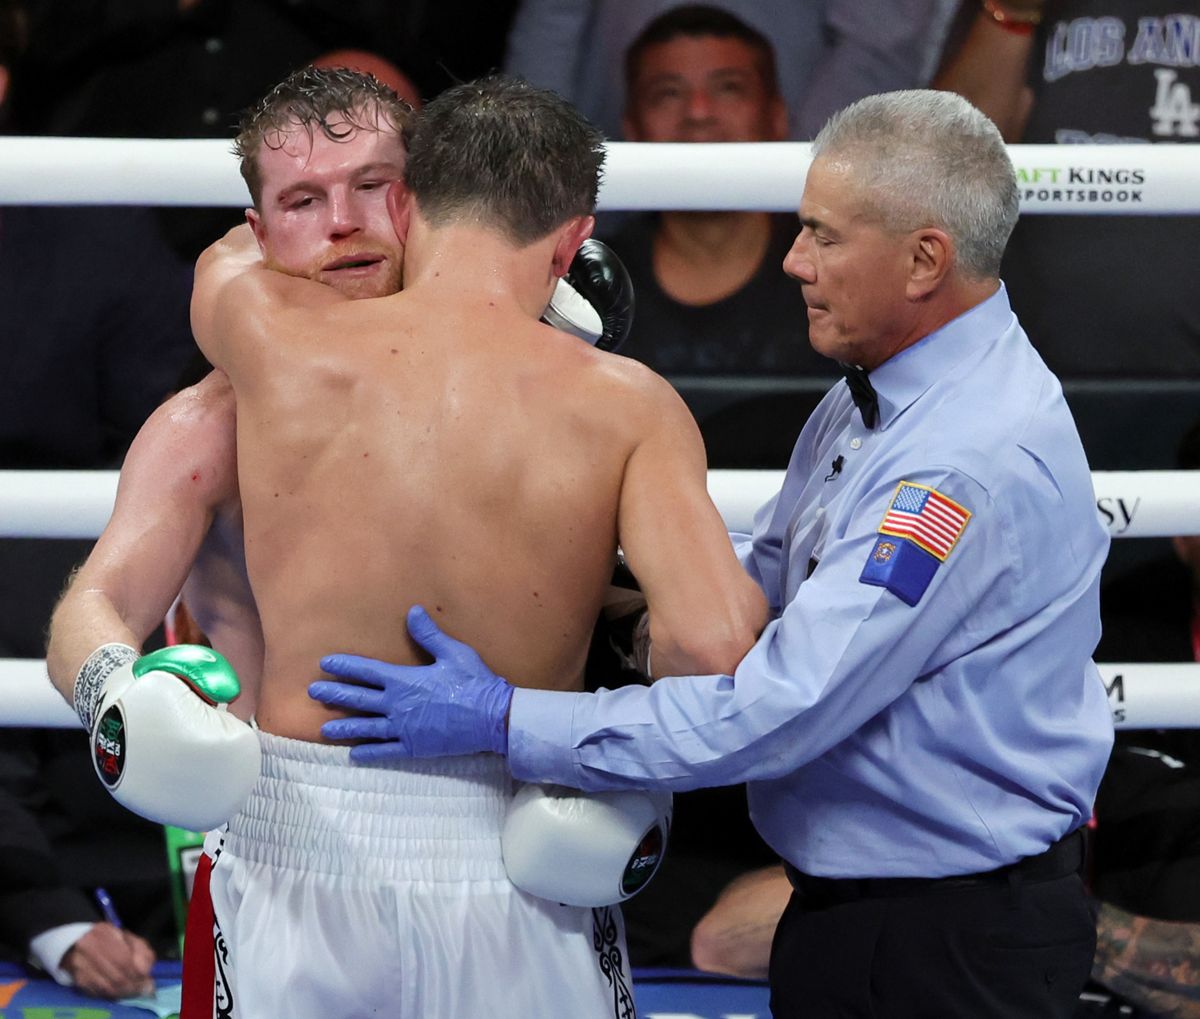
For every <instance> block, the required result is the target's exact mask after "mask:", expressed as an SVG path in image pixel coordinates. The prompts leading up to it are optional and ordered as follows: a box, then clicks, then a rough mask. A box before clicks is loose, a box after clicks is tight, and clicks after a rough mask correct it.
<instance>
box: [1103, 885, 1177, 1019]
mask: <svg viewBox="0 0 1200 1019" xmlns="http://www.w3.org/2000/svg"><path fill="white" fill-rule="evenodd" d="M1092 979H1094V980H1096V981H1098V982H1099V983H1101V984H1103V985H1104V986H1105V987H1107V988H1108V989H1109V990H1110V991H1113V992H1115V993H1116V994H1119V995H1121V996H1122V997H1123V998H1125V999H1126V1000H1128V1001H1129V1003H1130V1004H1132V1005H1135V1006H1137V1007H1138V1008H1141V1009H1145V1010H1146V1011H1147V1012H1149V1013H1150V1014H1151V1015H1154V1016H1157V1017H1160V1019H1200V923H1177V922H1173V921H1169V920H1152V919H1150V918H1149V917H1145V916H1136V915H1134V914H1133V913H1127V912H1125V911H1124V910H1121V909H1118V908H1117V907H1116V906H1112V905H1109V904H1108V903H1106V902H1104V903H1100V915H1099V917H1098V918H1097V920H1096V959H1095V962H1094V963H1093V964H1092Z"/></svg>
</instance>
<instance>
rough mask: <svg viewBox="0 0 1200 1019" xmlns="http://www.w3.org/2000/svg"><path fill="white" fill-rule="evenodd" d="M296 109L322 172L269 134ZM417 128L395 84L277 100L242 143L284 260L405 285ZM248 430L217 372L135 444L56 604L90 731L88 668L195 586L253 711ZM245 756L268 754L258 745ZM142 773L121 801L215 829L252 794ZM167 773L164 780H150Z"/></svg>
mask: <svg viewBox="0 0 1200 1019" xmlns="http://www.w3.org/2000/svg"><path fill="white" fill-rule="evenodd" d="M280 110H292V111H294V114H295V117H296V118H297V119H306V122H307V123H308V124H309V125H310V128H311V129H312V140H313V147H312V152H311V158H310V159H309V160H308V162H307V163H306V164H304V163H300V162H297V161H295V160H290V159H288V157H286V156H285V155H284V154H283V150H282V149H281V148H280V146H279V139H278V138H277V137H267V136H266V133H265V132H264V131H263V130H262V127H263V123H264V118H265V117H268V116H269V114H270V112H271V111H280ZM329 117H339V118H341V121H342V122H347V121H346V118H347V117H349V118H352V119H353V120H354V121H355V122H357V123H359V124H360V129H359V130H357V131H354V132H351V133H349V134H344V135H343V136H338V135H336V134H335V133H331V132H326V131H322V130H317V129H316V127H317V125H319V124H321V123H322V121H323V120H325V119H326V118H329ZM411 118H412V111H411V110H410V109H409V107H408V105H407V104H406V103H405V102H404V101H403V100H401V99H400V98H399V97H398V96H397V95H396V94H395V93H394V92H392V91H391V89H388V88H386V87H384V86H381V85H380V84H379V83H378V82H376V81H375V79H373V78H371V77H369V76H367V75H362V74H357V73H354V72H348V71H343V70H314V69H311V68H309V69H305V70H302V71H299V72H296V73H295V74H293V75H291V76H290V77H289V78H288V79H286V80H285V81H283V82H282V83H280V85H279V86H277V87H276V88H275V89H274V90H273V91H272V92H271V93H270V94H269V95H268V96H267V97H266V98H265V99H264V100H263V102H262V104H260V107H259V108H258V111H257V114H256V115H251V116H248V118H247V120H246V124H245V129H244V130H243V132H242V134H241V135H239V138H238V142H237V144H238V150H239V153H240V155H241V157H242V163H241V169H242V174H243V176H244V177H245V179H246V183H247V185H248V187H249V190H250V195H251V198H252V199H253V201H254V208H252V209H248V210H247V212H246V215H247V219H248V220H249V222H250V224H251V226H252V228H253V230H254V234H255V237H256V239H257V242H258V244H259V246H260V248H261V251H262V253H263V256H264V258H265V259H266V261H267V263H268V264H270V265H271V266H273V267H274V268H276V269H279V270H281V271H282V272H284V273H290V274H295V275H305V276H308V277H310V278H312V279H316V280H320V281H321V282H323V283H326V284H328V286H329V287H332V288H334V289H336V290H338V291H339V292H342V293H345V294H346V295H347V296H349V297H377V296H381V295H383V294H388V293H393V292H395V290H396V289H398V287H399V285H400V264H401V259H402V256H403V248H402V246H401V245H400V243H399V240H398V239H397V238H396V235H395V230H394V228H393V227H392V224H391V220H390V219H389V217H388V213H387V208H386V198H385V196H386V192H387V187H388V186H389V185H390V184H392V183H394V182H396V181H398V180H399V179H400V178H401V176H402V174H403V167H404V140H403V133H404V131H405V130H407V128H408V125H409V123H410V121H411ZM302 179H305V180H309V181H310V182H311V184H312V186H313V187H314V188H315V189H316V190H317V191H319V198H320V199H321V200H320V201H318V195H315V194H314V195H312V196H310V201H309V205H308V206H306V208H308V209H309V210H310V211H308V212H306V213H304V214H302V215H301V214H297V213H296V211H295V210H294V209H293V208H292V207H291V206H289V204H288V203H286V202H285V201H283V200H282V199H283V198H284V197H285V196H286V194H288V193H289V191H290V190H291V189H293V188H294V187H295V186H296V184H297V182H299V181H300V180H302ZM293 204H294V203H293ZM348 251H355V252H364V251H366V252H369V253H370V256H371V257H370V258H369V259H365V260H363V261H365V262H366V263H367V264H365V265H362V266H356V267H355V268H352V269H345V268H342V267H341V266H340V262H341V261H342V260H343V259H344V257H345V254H346V252H348ZM234 435H235V414H234V402H233V390H232V388H231V387H230V386H229V382H228V380H227V379H226V378H225V376H224V375H223V374H221V373H220V372H214V373H212V374H210V375H209V376H208V377H206V378H205V379H204V380H203V381H201V382H200V383H199V384H198V385H195V386H192V387H190V388H188V389H186V390H184V391H183V392H181V393H179V394H178V395H176V396H175V397H173V398H171V399H170V400H168V401H166V402H165V403H164V404H163V405H162V406H161V407H160V408H159V409H158V410H157V411H156V412H155V413H154V414H153V415H151V417H150V419H149V420H148V421H147V422H146V424H145V425H144V426H143V427H142V429H141V431H140V432H139V433H138V436H137V438H136V439H135V440H134V442H133V444H132V445H131V447H130V450H129V454H128V455H127V457H126V458H125V462H124V464H123V466H122V470H121V480H120V485H119V487H118V491H117V500H116V504H115V506H114V510H113V516H112V518H111V519H110V521H109V523H108V525H107V526H106V527H105V529H104V532H103V533H102V534H101V536H100V539H99V541H98V542H97V544H96V547H95V549H94V550H93V552H92V553H91V555H90V556H89V557H88V559H87V561H86V563H84V565H83V566H82V567H81V568H80V569H79V570H78V571H77V573H76V575H75V576H74V578H73V579H72V582H71V584H70V585H69V587H68V589H67V591H66V593H65V595H64V596H63V598H62V600H61V601H60V603H59V605H58V606H57V608H56V610H55V613H54V617H53V619H52V621H51V628H50V640H49V646H48V648H47V653H46V664H47V669H48V671H49V673H50V678H51V680H52V681H53V682H54V684H55V686H56V687H57V688H58V689H59V691H60V692H61V693H62V694H63V696H64V697H66V698H67V699H68V700H71V701H73V702H74V703H75V704H76V706H77V707H83V710H82V711H81V716H82V717H83V720H84V723H85V725H86V726H88V727H89V728H91V717H90V716H91V715H92V714H94V710H89V708H88V707H87V706H86V703H84V702H86V700H87V698H86V697H83V696H81V695H82V693H83V691H82V689H77V687H78V686H79V684H77V682H76V680H77V677H79V676H80V674H81V673H82V672H88V673H90V674H92V675H99V676H101V677H102V678H103V676H104V675H105V669H106V668H108V667H110V666H112V665H113V664H114V663H115V664H117V665H122V666H123V665H126V664H129V663H131V662H132V661H133V660H135V659H137V657H138V652H137V651H135V650H134V649H135V648H140V647H141V645H142V642H143V641H144V640H145V639H146V638H147V637H148V636H149V635H150V633H151V632H152V631H153V630H154V629H155V628H156V627H157V626H158V625H159V624H160V623H161V622H162V620H163V617H164V615H165V614H166V613H167V611H168V610H169V608H170V606H171V604H172V602H173V601H174V600H175V598H176V596H177V595H178V594H179V593H180V589H181V588H183V589H184V595H185V598H186V601H187V605H188V607H189V610H190V612H191V614H192V615H193V617H194V618H195V620H196V622H197V623H198V624H199V626H200V628H201V630H203V632H204V633H205V634H206V635H207V636H208V638H209V640H210V641H211V642H212V643H213V645H214V647H216V648H218V649H219V650H220V651H221V652H222V653H223V655H224V656H225V657H226V658H227V659H228V660H229V661H230V662H231V663H232V665H233V667H234V669H235V670H236V673H237V676H238V678H239V680H240V684H241V696H240V697H238V698H237V699H236V700H235V701H234V702H233V704H232V706H231V713H232V714H234V715H237V716H238V717H240V718H241V719H248V718H249V717H250V715H251V714H252V713H253V710H254V704H255V698H256V693H257V688H258V681H259V675H260V672H261V668H262V631H261V626H260V623H259V620H258V614H257V610H256V608H255V605H254V599H253V596H252V594H251V592H250V586H249V581H248V580H247V578H246V567H245V557H244V553H243V550H242V511H241V501H240V498H239V494H238V484H237V463H236V457H235V438H234ZM185 581H186V586H185ZM83 685H84V686H87V684H86V683H85V684H83ZM179 685H180V684H178V683H175V684H171V685H167V687H166V694H167V696H170V695H171V694H175V695H176V696H177V695H178V693H180V692H183V693H186V692H187V691H186V690H183V691H175V690H173V688H172V687H173V686H179ZM95 693H96V690H95V689H93V690H92V694H93V696H94V694H95ZM188 697H191V694H190V693H189V694H188ZM193 699H194V698H193ZM184 704H185V705H186V704H187V701H186V699H185V700H184ZM222 721H225V720H222ZM228 721H229V722H232V721H233V720H232V719H229V720H228ZM243 728H244V727H243ZM224 732H225V734H226V735H227V737H228V738H230V739H232V740H234V741H235V742H237V741H240V745H241V746H243V747H247V742H246V739H245V735H244V734H243V733H242V732H239V731H238V728H236V727H233V726H232V725H228V726H226V727H225V730H224ZM201 749H203V748H201ZM245 753H246V754H247V755H248V756H249V757H251V758H252V757H253V756H254V754H253V752H252V751H250V750H249V748H247V750H246V751H245ZM180 756H181V757H182V756H183V754H182V753H181V754H180ZM241 771H242V774H243V775H244V774H245V773H246V772H247V771H252V774H251V777H252V778H253V774H254V773H256V771H257V763H256V760H251V761H248V762H247V764H246V765H245V766H243V768H242V769H241ZM139 777H140V776H138V775H133V776H128V777H127V778H126V779H125V780H123V781H122V783H121V786H120V787H119V788H118V789H117V790H116V795H118V799H122V802H126V803H127V805H130V806H131V808H132V809H136V810H138V812H139V813H142V814H146V815H148V816H153V817H154V819H155V820H162V821H167V822H170V823H175V824H179V825H182V826H184V827H188V828H196V829H199V830H205V829H207V828H208V827H210V826H212V825H215V824H218V823H220V822H221V821H223V820H224V819H225V818H226V817H227V816H228V814H229V813H230V812H231V810H232V809H233V807H235V806H236V805H237V804H238V803H240V802H241V798H244V794H245V792H246V791H247V790H246V789H241V790H238V789H237V788H236V785H237V783H236V782H232V781H231V782H223V783H214V787H213V788H212V789H211V790H210V795H209V796H204V795H193V796H187V797H179V796H177V795H174V794H172V793H171V792H170V791H169V790H167V789H166V788H164V790H163V793H164V796H165V797H166V799H165V801H164V802H158V800H157V799H156V798H155V797H154V793H153V790H151V792H150V794H149V795H150V796H151V799H150V800H149V801H148V802H142V803H138V802H129V801H128V800H127V799H126V798H123V797H127V796H128V795H129V794H131V793H132V795H133V796H134V798H135V799H136V797H137V796H138V794H140V793H141V792H142V788H141V785H140V783H138V782H133V783H131V782H130V781H129V779H130V778H132V779H137V778H139ZM161 777H162V776H161V775H158V774H151V775H150V776H149V782H150V784H151V785H154V784H155V783H156V782H157V780H158V779H160V778H161Z"/></svg>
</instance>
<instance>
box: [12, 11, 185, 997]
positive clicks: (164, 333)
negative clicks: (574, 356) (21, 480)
mask: <svg viewBox="0 0 1200 1019" xmlns="http://www.w3.org/2000/svg"><path fill="white" fill-rule="evenodd" d="M24 27H25V20H24V11H23V8H22V7H21V5H20V4H18V3H16V2H15V0H0V123H11V121H10V120H9V117H8V112H9V109H10V107H9V106H8V103H7V101H6V100H7V99H8V97H9V95H10V94H11V91H10V90H12V89H15V88H18V87H19V86H20V85H21V80H20V74H19V73H16V72H17V71H18V70H19V60H20V56H21V52H22V43H23V40H24ZM190 291H191V273H190V270H189V268H188V267H187V266H185V265H183V264H182V263H181V262H179V261H178V260H176V259H175V258H174V257H173V255H172V254H171V252H170V251H169V250H168V249H167V248H166V247H165V245H164V244H163V243H162V241H161V240H160V239H159V236H158V234H157V232H156V230H155V227H154V223H153V219H152V218H151V217H150V216H149V214H148V213H146V212H143V211H139V210H130V209H100V208H97V209H75V208H58V207H46V208H23V207H10V206H5V207H0V321H3V323H4V327H3V330H2V331H0V364H3V366H4V370H3V371H0V470H2V469H12V468H45V467H56V468H102V467H114V466H116V465H117V464H118V463H119V462H120V459H121V456H122V454H123V452H124V449H125V447H126V446H127V445H128V443H129V441H130V440H131V439H132V437H133V434H134V432H135V431H136V430H137V428H138V427H139V426H140V425H141V422H142V420H143V419H144V418H145V417H146V416H147V415H148V414H149V413H150V411H151V410H152V409H153V408H154V407H155V405H156V404H157V403H158V401H159V400H160V399H161V398H162V396H163V394H164V393H165V392H166V391H167V390H168V389H169V388H170V387H171V385H172V384H173V382H174V379H175V377H176V376H177V375H178V373H179V370H180V368H181V366H182V365H183V364H184V363H185V361H186V359H187V358H188V356H189V355H190V353H191V351H192V350H193V349H194V347H193V344H192V340H191V331H190V328H189V324H188V301H189V298H190ZM88 548H89V543H87V542H78V541H49V540H41V539H20V540H0V575H2V576H3V577H4V581H3V584H2V585H0V658H5V657H16V658H40V657H41V656H42V652H43V641H44V631H45V627H46V623H47V621H48V620H49V618H50V610H51V608H52V607H53V604H54V601H55V598H56V597H57V595H58V592H59V590H60V589H61V587H62V584H63V581H64V578H65V577H66V575H67V572H68V571H69V569H70V568H71V566H73V565H74V564H75V563H76V562H78V561H79V560H81V559H82V558H83V556H84V555H86V553H87V549H88ZM101 840H102V841H101ZM101 846H103V849H104V850H113V851H114V852H115V854H116V855H114V852H108V851H102V850H101ZM115 860H119V861H120V862H119V863H114V861H115ZM114 868H115V869H114ZM100 882H104V883H105V884H107V885H109V886H110V891H111V892H112V895H113V898H114V900H115V901H116V904H117V908H118V910H119V911H120V912H122V913H123V914H125V918H126V920H127V921H129V922H130V924H131V926H132V927H133V929H134V930H138V931H140V932H142V933H144V934H146V935H147V936H148V937H151V938H152V940H154V941H155V943H156V944H157V945H158V946H159V948H160V950H161V949H164V948H169V947H170V945H171V943H172V939H173V937H174V924H173V917H172V912H171V902H170V896H169V886H168V884H167V859H166V853H165V848H164V845H163V836H162V829H161V828H160V827H159V826H157V825H152V824H149V823H148V822H145V821H143V820H142V819H140V818H136V817H133V816H132V815H130V814H129V813H128V812H126V811H123V810H121V809H120V808H119V807H116V806H115V804H113V803H112V801H111V799H110V797H108V796H106V795H105V794H104V792H103V790H102V789H100V788H99V785H98V783H97V782H96V780H95V776H94V775H93V774H92V766H91V762H90V759H89V756H88V751H87V747H86V746H83V745H81V743H80V741H79V739H78V734H76V733H69V732H65V731H58V730H23V729H9V730H7V731H6V732H5V736H4V742H3V746H2V747H0V947H2V948H3V950H4V952H5V953H6V954H9V955H11V956H12V957H15V958H17V959H19V960H22V961H24V960H25V959H26V958H28V957H29V956H30V954H31V953H32V955H33V957H34V958H36V959H37V960H38V961H39V962H40V964H41V965H42V966H43V967H44V968H45V969H46V970H47V971H48V972H49V973H50V974H51V975H53V976H54V977H55V979H57V980H59V981H60V982H62V983H76V984H78V986H80V987H81V988H82V989H83V990H85V991H88V992H89V993H93V994H100V995H103V996H106V997H113V996H118V995H128V994H133V993H136V992H138V991H139V990H141V989H143V988H144V987H145V985H146V983H147V980H148V975H149V972H150V965H151V964H152V963H153V961H154V951H153V950H152V949H151V947H150V946H149V945H148V944H147V942H146V941H145V940H143V939H142V938H141V937H138V936H137V935H135V934H132V933H130V932H129V931H128V930H125V931H119V930H117V929H116V928H114V927H113V926H112V925H111V924H108V923H104V922H101V918H100V914H99V911H98V910H97V908H96V905H95V903H94V902H93V901H92V900H91V899H90V897H89V896H90V892H91V890H92V889H93V888H94V887H95V885H96V884H98V883H100Z"/></svg>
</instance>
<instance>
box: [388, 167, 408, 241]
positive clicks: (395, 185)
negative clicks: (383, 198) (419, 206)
mask: <svg viewBox="0 0 1200 1019" xmlns="http://www.w3.org/2000/svg"><path fill="white" fill-rule="evenodd" d="M387 207H388V215H389V216H391V217H392V228H393V229H394V230H395V231H396V236H397V237H398V238H399V240H400V243H401V244H403V243H404V242H405V241H406V240H407V238H408V228H409V226H410V225H411V223H412V192H410V191H409V190H408V186H407V185H406V184H405V183H404V181H401V180H394V181H392V182H391V184H389V185H388V193H387Z"/></svg>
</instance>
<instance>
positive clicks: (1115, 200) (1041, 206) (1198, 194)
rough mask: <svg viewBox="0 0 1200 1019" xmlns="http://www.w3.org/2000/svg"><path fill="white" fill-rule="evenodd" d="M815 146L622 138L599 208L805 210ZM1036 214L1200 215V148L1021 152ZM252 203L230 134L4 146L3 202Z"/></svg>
mask: <svg viewBox="0 0 1200 1019" xmlns="http://www.w3.org/2000/svg"><path fill="white" fill-rule="evenodd" d="M810 148H811V147H810V145H809V144H808V143H807V142H773V143H763V142H737V143H727V144H710V143H705V142H700V143H686V144H660V143H652V142H635V143H630V142H610V143H609V144H608V146H607V149H608V166H607V169H606V171H605V179H604V184H603V186H602V187H601V190H600V199H599V207H600V209H602V210H611V209H762V210H766V211H771V212H794V211H795V210H796V207H797V206H798V205H799V204H800V193H801V191H802V190H803V188H804V174H805V173H806V172H807V170H808V164H809V162H810V159H811V157H810V154H809V153H810ZM1009 153H1010V155H1011V157H1012V161H1013V165H1014V167H1015V168H1016V171H1017V182H1018V185H1019V186H1020V190H1021V211H1022V212H1026V213H1086V214H1091V215H1103V214H1122V213H1127V214H1138V213H1142V214H1155V215H1167V214H1175V215H1179V214H1194V213H1200V188H1198V187H1196V180H1197V178H1200V147H1197V146H1194V145H1010V146H1009ZM248 204H249V195H248V193H247V191H246V185H245V184H244V183H243V182H242V178H241V175H240V174H239V173H238V169H237V161H236V159H235V157H234V156H233V154H232V153H231V152H230V142H229V141H228V140H225V139H221V138H212V139H209V138H200V139H139V138H52V137H9V138H0V205H207V206H235V207H242V206H246V205H248Z"/></svg>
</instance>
